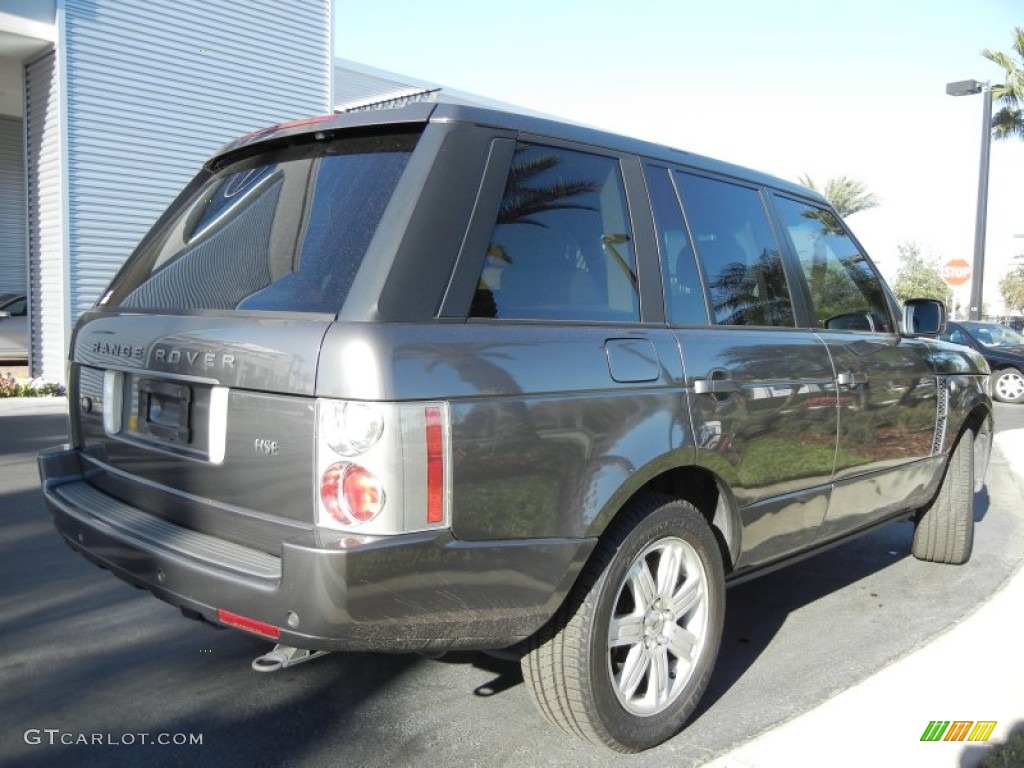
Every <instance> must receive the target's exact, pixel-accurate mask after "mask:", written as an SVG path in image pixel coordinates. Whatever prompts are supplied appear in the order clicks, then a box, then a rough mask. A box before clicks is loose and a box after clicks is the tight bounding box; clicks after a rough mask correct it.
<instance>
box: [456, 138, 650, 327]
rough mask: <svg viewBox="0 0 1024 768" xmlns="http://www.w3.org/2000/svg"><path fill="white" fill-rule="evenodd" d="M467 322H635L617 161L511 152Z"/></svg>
mask: <svg viewBox="0 0 1024 768" xmlns="http://www.w3.org/2000/svg"><path fill="white" fill-rule="evenodd" d="M470 316H471V317H478V318H495V319H500V320H517V319H528V320H575V321H596V322H620V323H621V322H638V321H639V320H640V294H639V290H638V285H637V272H636V258H635V256H634V254H633V233H632V229H631V227H630V220H629V212H628V209H627V206H626V196H625V191H624V187H623V182H622V173H621V169H620V167H619V161H618V160H616V159H614V158H611V157H604V156H599V155H592V154H589V153H585V152H577V151H572V150H564V149H557V148H553V147H545V146H538V145H533V144H527V143H521V144H520V145H519V146H518V148H517V150H516V153H515V156H514V157H513V160H512V167H511V170H510V171H509V176H508V180H507V183H506V185H505V192H504V195H503V197H502V201H501V207H500V209H499V211H498V217H497V221H496V223H495V226H494V229H493V231H492V233H491V239H490V243H489V245H488V248H487V255H486V258H485V260H484V266H483V269H482V272H481V275H480V279H479V281H478V283H477V289H476V293H475V295H474V298H473V304H472V306H471V308H470Z"/></svg>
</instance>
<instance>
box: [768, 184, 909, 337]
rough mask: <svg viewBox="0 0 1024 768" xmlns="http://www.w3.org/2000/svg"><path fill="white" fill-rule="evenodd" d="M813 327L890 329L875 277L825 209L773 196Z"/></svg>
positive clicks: (880, 282)
mask: <svg viewBox="0 0 1024 768" xmlns="http://www.w3.org/2000/svg"><path fill="white" fill-rule="evenodd" d="M776 202H777V203H778V209H779V213H780V214H781V216H782V221H783V223H784V225H785V227H786V233H787V234H788V236H789V239H790V242H791V243H792V245H793V248H794V249H795V250H796V254H797V258H798V259H799V261H800V268H801V270H802V271H803V273H804V277H805V278H806V280H807V285H808V287H809V288H810V290H811V302H812V304H813V307H814V322H815V327H817V328H828V329H831V330H846V331H881V332H885V333H891V332H892V321H891V319H890V316H889V310H888V305H887V303H886V300H885V292H884V289H883V287H882V281H881V278H879V276H878V274H877V273H876V272H875V270H874V268H873V267H872V266H871V262H869V261H868V260H867V258H865V256H864V254H863V253H861V252H860V249H858V248H857V245H856V243H854V241H853V239H852V238H851V237H850V236H849V235H848V234H847V233H846V231H845V230H844V229H843V225H842V224H841V223H840V221H839V219H838V218H837V217H836V216H835V214H833V213H832V212H831V211H829V210H827V209H825V208H819V207H817V206H814V205H809V204H807V203H801V202H797V201H796V200H790V199H788V198H784V197H777V198H776Z"/></svg>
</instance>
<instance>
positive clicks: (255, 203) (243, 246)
mask: <svg viewBox="0 0 1024 768" xmlns="http://www.w3.org/2000/svg"><path fill="white" fill-rule="evenodd" d="M416 138H417V137H416V136H412V135H408V136H388V137H372V138H350V139H345V140H341V141H334V142H330V143H325V144H322V145H320V144H318V145H316V147H315V149H314V148H309V147H307V148H304V149H300V150H290V151H288V150H282V151H278V152H276V153H271V154H266V155H262V156H260V157H257V158H249V159H247V160H245V161H244V162H241V163H236V164H233V165H230V166H227V167H226V168H224V169H222V170H221V171H219V172H218V173H216V174H215V175H213V176H212V177H211V178H210V179H209V181H208V182H206V183H205V184H202V185H201V186H200V187H199V188H198V189H197V191H196V192H195V194H192V195H189V196H188V197H187V198H186V199H185V200H184V202H181V203H179V204H178V209H177V210H175V211H173V212H172V213H171V215H170V217H169V218H167V219H165V221H164V222H163V224H161V225H160V229H159V231H158V232H154V236H152V237H150V238H147V240H146V241H144V242H143V244H142V246H140V248H139V249H138V250H137V251H136V253H135V254H134V255H133V256H132V258H131V259H130V260H129V261H128V263H127V264H126V266H125V268H124V269H123V270H122V271H121V273H120V274H119V275H118V277H117V278H116V279H115V281H114V284H113V285H112V286H111V290H110V291H109V292H108V294H107V296H105V297H104V299H103V300H102V301H101V302H100V303H101V304H103V305H104V306H107V307H111V306H120V307H123V308H126V309H141V310H147V309H148V310H241V311H260V310H262V311H278V312H317V313H330V314H337V313H338V312H339V311H340V309H341V306H342V304H344V302H345V297H346V296H347V295H348V291H349V288H350V287H351V286H352V281H353V279H354V278H355V275H356V272H357V270H358V269H359V265H360V264H361V263H362V260H363V256H364V255H365V254H366V249H367V246H368V245H369V243H370V239H371V238H372V237H373V234H374V232H376V230H377V225H378V224H379V222H380V219H381V216H382V214H383V213H384V209H385V207H387V204H388V201H390V199H391V195H392V193H393V192H394V190H395V187H396V185H397V183H398V178H399V176H401V174H402V171H403V170H404V169H405V166H406V163H407V162H408V159H409V155H410V154H411V152H412V149H413V147H414V145H415V142H416Z"/></svg>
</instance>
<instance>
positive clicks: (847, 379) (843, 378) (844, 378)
mask: <svg viewBox="0 0 1024 768" xmlns="http://www.w3.org/2000/svg"><path fill="white" fill-rule="evenodd" d="M836 383H838V384H839V385H841V386H846V387H852V386H856V385H857V384H867V383H868V375H867V374H866V373H854V372H853V371H843V372H842V373H840V374H839V375H838V376H836Z"/></svg>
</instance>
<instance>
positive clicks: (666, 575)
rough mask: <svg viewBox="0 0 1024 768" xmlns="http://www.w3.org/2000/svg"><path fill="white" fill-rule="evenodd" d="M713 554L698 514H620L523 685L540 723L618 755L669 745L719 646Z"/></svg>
mask: <svg viewBox="0 0 1024 768" xmlns="http://www.w3.org/2000/svg"><path fill="white" fill-rule="evenodd" d="M724 612H725V586H724V569H723V565H722V557H721V553H720V551H719V548H718V544H717V542H716V540H715V538H714V536H713V535H712V533H711V529H710V528H709V527H708V524H707V522H706V521H705V520H704V518H703V516H702V515H701V514H700V512H698V511H697V509H696V508H695V507H693V506H692V505H691V504H688V503H687V502H684V501H679V500H677V499H672V498H670V497H667V496H649V497H645V498H644V499H641V500H639V501H638V502H637V503H635V504H634V505H633V506H631V507H629V508H628V509H627V510H625V511H624V512H623V514H622V516H621V517H620V518H619V519H618V520H617V521H616V522H615V523H614V524H613V526H612V527H611V528H610V529H609V531H608V532H607V533H606V535H605V536H604V537H602V540H601V542H600V543H599V544H598V548H597V550H596V551H595V553H594V556H593V557H592V559H591V561H590V562H589V563H588V565H587V568H586V569H585V570H584V572H583V574H581V576H580V581H579V583H578V584H577V586H576V588H575V590H574V592H573V594H572V595H571V596H570V598H569V599H568V600H567V602H566V605H565V606H563V608H562V609H561V611H560V612H559V614H558V615H557V616H556V617H555V619H554V620H553V621H552V623H551V624H549V625H548V626H547V627H546V628H545V629H543V630H542V631H541V632H540V633H539V634H538V635H537V636H536V637H535V638H533V640H532V641H531V643H530V649H529V652H528V653H527V654H526V656H525V657H524V658H523V662H522V664H523V678H524V679H525V680H526V683H527V686H528V687H529V689H530V692H531V694H532V695H533V698H534V701H535V702H536V704H537V706H538V708H539V709H540V710H541V712H542V713H543V714H544V716H545V717H546V718H547V719H548V720H549V721H551V722H552V723H554V724H555V725H557V726H558V727H559V728H562V729H563V730H565V731H567V732H568V733H571V734H573V735H576V736H579V737H582V738H584V739H587V740H588V741H592V742H594V743H597V744H602V745H604V746H607V747H610V748H611V749H615V750H618V751H621V752H635V751H640V750H643V749H647V748H649V747H653V746H655V745H656V744H660V743H661V742H662V741H664V740H665V739H668V738H670V737H671V736H674V735H675V734H676V733H678V732H679V731H680V730H682V727H683V725H684V724H685V722H686V719H687V717H689V715H690V714H691V713H692V712H693V709H694V708H695V707H696V705H697V702H698V701H699V700H700V697H701V695H702V694H703V692H704V689H705V688H706V687H707V683H708V679H709V678H710V676H711V670H712V667H713V666H714V661H715V657H716V656H717V654H718V645H719V641H720V639H721V634H722V621H723V617H724Z"/></svg>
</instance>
